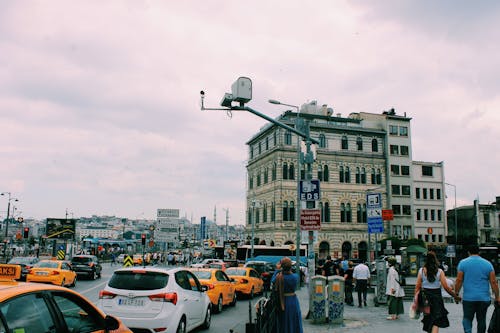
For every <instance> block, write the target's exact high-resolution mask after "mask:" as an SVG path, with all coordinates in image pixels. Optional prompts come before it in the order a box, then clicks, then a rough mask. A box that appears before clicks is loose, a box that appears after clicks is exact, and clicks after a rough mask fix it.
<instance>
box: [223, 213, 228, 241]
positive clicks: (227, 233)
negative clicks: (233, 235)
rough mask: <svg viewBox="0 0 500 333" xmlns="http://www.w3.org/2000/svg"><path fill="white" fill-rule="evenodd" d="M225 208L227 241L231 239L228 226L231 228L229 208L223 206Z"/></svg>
mask: <svg viewBox="0 0 500 333" xmlns="http://www.w3.org/2000/svg"><path fill="white" fill-rule="evenodd" d="M223 210H224V211H225V212H226V231H225V235H224V240H225V241H226V242H227V241H228V240H229V236H228V228H229V208H223Z"/></svg>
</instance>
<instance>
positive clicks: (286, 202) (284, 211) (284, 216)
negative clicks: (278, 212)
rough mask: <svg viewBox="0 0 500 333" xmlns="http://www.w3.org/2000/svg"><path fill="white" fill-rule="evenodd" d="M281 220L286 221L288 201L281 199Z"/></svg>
mask: <svg viewBox="0 0 500 333" xmlns="http://www.w3.org/2000/svg"><path fill="white" fill-rule="evenodd" d="M283 221H288V201H283Z"/></svg>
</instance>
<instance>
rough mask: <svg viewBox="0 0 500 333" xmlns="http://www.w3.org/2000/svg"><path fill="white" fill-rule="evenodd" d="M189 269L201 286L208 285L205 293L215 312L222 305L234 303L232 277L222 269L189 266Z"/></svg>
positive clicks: (234, 293) (234, 290)
mask: <svg viewBox="0 0 500 333" xmlns="http://www.w3.org/2000/svg"><path fill="white" fill-rule="evenodd" d="M214 265H215V264H214ZM190 271H191V272H193V274H194V275H196V277H197V278H198V280H199V281H200V283H201V284H202V285H203V286H207V287H208V290H207V295H208V297H209V298H210V301H211V302H212V308H213V309H214V310H215V312H217V313H219V312H221V311H222V309H223V307H224V305H231V306H234V305H236V288H235V282H234V279H231V278H230V277H228V276H227V275H226V273H224V272H223V271H222V270H220V269H216V268H191V269H190Z"/></svg>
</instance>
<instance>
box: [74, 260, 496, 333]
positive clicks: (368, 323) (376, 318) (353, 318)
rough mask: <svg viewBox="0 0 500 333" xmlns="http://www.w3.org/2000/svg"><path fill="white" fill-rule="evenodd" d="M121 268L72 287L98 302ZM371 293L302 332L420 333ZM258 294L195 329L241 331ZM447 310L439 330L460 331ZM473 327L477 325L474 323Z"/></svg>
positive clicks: (456, 313) (456, 309)
mask: <svg viewBox="0 0 500 333" xmlns="http://www.w3.org/2000/svg"><path fill="white" fill-rule="evenodd" d="M119 267H121V266H120V265H115V266H113V267H111V266H110V264H108V263H105V264H103V271H102V278H101V279H97V280H95V281H93V280H83V279H82V280H79V281H78V283H77V286H76V288H75V290H76V291H78V292H79V293H81V294H83V295H85V296H86V297H87V298H89V299H90V300H91V301H92V302H93V303H94V304H95V303H97V299H98V295H99V291H100V290H101V289H102V288H104V286H105V284H106V282H107V281H108V280H109V278H110V277H111V275H112V272H113V271H114V269H116V268H119ZM297 295H298V297H299V300H300V305H301V308H302V315H303V318H304V317H305V316H306V314H307V312H308V306H309V303H308V302H309V301H308V292H307V288H306V287H303V288H301V289H300V290H299V291H297ZM373 296H374V295H373V294H369V295H368V297H369V301H368V307H363V308H358V307H349V306H347V307H346V308H345V311H344V323H343V325H333V324H331V325H329V324H320V325H315V324H312V323H311V322H310V321H309V320H306V319H304V320H303V326H304V332H308V333H309V332H337V333H343V332H346V333H347V332H356V333H377V332H384V333H399V332H401V331H402V329H404V332H405V333H420V332H422V324H421V323H420V320H411V319H409V317H408V309H409V307H410V302H409V301H406V302H405V303H404V307H405V314H404V315H402V316H401V317H400V319H399V320H397V321H389V320H386V317H387V307H386V306H384V305H380V306H379V307H375V306H374V302H373ZM259 298H260V296H257V297H255V298H254V299H253V300H248V299H240V300H238V303H237V304H236V306H235V307H225V308H224V310H223V311H222V313H219V314H214V315H213V317H212V325H211V327H210V329H209V330H202V329H197V330H195V331H194V332H214V333H215V332H217V333H221V332H230V330H233V332H235V333H244V332H245V324H246V323H247V322H248V318H249V303H251V307H252V318H253V319H255V312H254V305H255V303H256V302H257V301H258V299H259ZM445 307H446V309H447V310H448V311H449V315H448V318H449V320H450V327H448V328H446V329H442V330H440V331H441V332H454V333H455V332H462V331H463V330H462V305H461V304H458V305H457V304H454V303H445ZM492 312H493V306H490V307H489V309H488V315H487V320H488V323H489V319H490V318H491V314H492ZM473 327H474V330H475V327H476V325H475V324H474V326H473Z"/></svg>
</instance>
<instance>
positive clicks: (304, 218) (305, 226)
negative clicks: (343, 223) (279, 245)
mask: <svg viewBox="0 0 500 333" xmlns="http://www.w3.org/2000/svg"><path fill="white" fill-rule="evenodd" d="M320 229H321V210H319V209H302V210H301V211H300V230H320Z"/></svg>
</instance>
